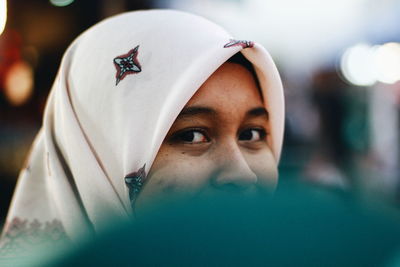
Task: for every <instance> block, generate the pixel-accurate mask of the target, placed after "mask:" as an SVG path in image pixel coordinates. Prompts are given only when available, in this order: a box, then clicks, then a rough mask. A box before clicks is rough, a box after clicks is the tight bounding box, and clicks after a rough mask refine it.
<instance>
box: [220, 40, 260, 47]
mask: <svg viewBox="0 0 400 267" xmlns="http://www.w3.org/2000/svg"><path fill="white" fill-rule="evenodd" d="M233 46H241V47H242V48H252V47H253V46H254V42H252V41H246V40H234V39H230V40H229V42H228V43H227V44H225V45H224V48H228V47H233Z"/></svg>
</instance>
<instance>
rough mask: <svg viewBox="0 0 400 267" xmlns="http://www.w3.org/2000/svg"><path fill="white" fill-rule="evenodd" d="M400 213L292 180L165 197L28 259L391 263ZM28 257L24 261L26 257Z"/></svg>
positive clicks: (44, 262)
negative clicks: (268, 188) (263, 191)
mask: <svg viewBox="0 0 400 267" xmlns="http://www.w3.org/2000/svg"><path fill="white" fill-rule="evenodd" d="M399 226H400V216H399V212H398V210H396V209H395V208H393V207H389V206H388V205H386V204H382V203H378V202H371V201H368V202H367V201H365V200H361V199H360V198H358V197H355V196H353V195H350V194H349V193H345V192H338V191H326V190H323V189H321V188H315V187H310V186H307V185H301V184H298V183H295V182H283V183H281V185H280V187H279V190H278V191H277V192H276V194H275V196H274V197H272V198H271V197H267V196H265V195H263V196H260V195H259V196H252V197H248V196H247V197H244V196H239V195H238V194H230V193H229V194H228V193H226V194H219V195H218V196H214V197H196V198H190V199H186V200H185V201H182V200H181V201H178V202H171V203H169V204H164V205H160V206H158V207H155V208H153V209H151V211H150V210H149V211H148V213H147V214H146V215H143V214H142V215H141V216H139V217H138V219H137V220H135V222H134V223H129V224H126V223H125V224H121V225H117V224H114V225H113V227H112V228H111V229H109V230H108V231H106V232H105V233H103V235H100V236H99V237H98V238H97V239H96V240H94V241H91V242H88V243H87V244H86V245H84V246H82V247H79V248H76V247H75V248H70V249H68V250H67V251H64V252H63V253H62V254H60V255H58V256H55V255H52V256H51V257H50V256H48V255H46V256H44V257H41V258H40V259H39V260H38V259H35V260H30V261H29V263H30V264H31V265H33V266H397V265H399V264H400V261H399V259H400V246H399V245H400V227H399ZM25 263H26V262H25Z"/></svg>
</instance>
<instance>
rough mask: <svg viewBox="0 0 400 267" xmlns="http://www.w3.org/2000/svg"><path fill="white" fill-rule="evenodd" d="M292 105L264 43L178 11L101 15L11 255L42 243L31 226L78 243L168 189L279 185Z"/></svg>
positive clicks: (59, 89) (27, 185)
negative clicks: (285, 99) (287, 106)
mask: <svg viewBox="0 0 400 267" xmlns="http://www.w3.org/2000/svg"><path fill="white" fill-rule="evenodd" d="M238 52H241V54H240V53H239V54H237V53H238ZM235 54H237V56H236V57H234V58H233V59H231V60H230V61H228V62H227V60H228V59H230V58H231V57H232V56H234V55H235ZM241 55H244V57H245V58H246V60H247V61H249V62H251V63H252V64H249V63H247V64H248V65H249V66H248V67H247V68H246V67H245V66H243V65H239V64H237V63H235V58H239V60H242V61H246V60H244V58H243V59H240V57H241ZM236 61H237V60H236ZM244 65H246V63H244ZM252 71H253V73H252ZM283 110H284V107H283V93H282V85H281V81H280V78H279V74H278V72H277V70H276V67H275V65H274V63H273V61H272V59H271V58H270V56H269V54H268V53H267V52H266V51H265V49H264V48H262V47H261V46H260V45H259V44H257V43H253V42H250V41H240V40H234V39H233V38H232V37H231V36H230V35H229V34H228V33H227V32H226V31H225V30H223V29H222V28H220V27H219V26H217V25H215V24H213V23H211V22H209V21H207V20H205V19H203V18H201V17H198V16H195V15H191V14H187V13H183V12H178V11H171V10H153V11H139V12H129V13H126V14H122V15H118V16H115V17H112V18H110V19H107V20H105V21H103V22H100V23H98V24H97V25H95V26H94V27H92V28H91V29H89V30H87V31H86V32H85V33H83V34H82V35H81V36H80V37H79V38H77V40H75V41H74V42H73V44H72V45H71V46H70V47H69V48H68V50H67V51H66V53H65V55H64V57H63V60H62V63H61V66H60V69H59V72H58V75H57V77H56V80H55V82H54V85H53V88H52V90H51V92H50V95H49V99H48V102H47V106H46V110H45V114H44V122H43V127H42V129H41V131H40V132H39V134H38V136H37V138H36V140H35V142H34V144H33V147H32V151H31V154H30V156H29V158H28V161H27V164H26V166H25V168H24V169H23V170H22V171H21V174H20V177H19V182H18V185H17V189H16V192H15V195H14V198H13V201H12V204H11V207H10V211H9V214H8V218H7V222H6V225H5V227H4V231H3V237H2V243H3V244H2V251H3V255H7V253H9V250H10V248H11V247H15V246H16V244H18V247H21V248H23V247H24V246H25V244H24V242H25V243H30V244H32V242H36V241H35V240H34V241H32V239H29V238H28V239H27V238H25V239H24V240H22V241H21V238H16V237H17V236H21V235H22V234H23V235H24V236H27V235H28V236H32V235H36V236H38V235H39V234H38V233H40V235H41V236H46V237H47V238H48V239H58V238H60V237H64V236H66V237H67V238H68V239H71V240H77V239H78V238H79V237H80V236H81V235H82V234H84V233H88V232H96V231H98V230H99V229H101V228H102V227H103V226H104V224H105V223H104V222H105V220H104V218H105V217H106V216H107V217H109V216H112V217H116V218H117V217H118V218H127V217H129V215H130V214H132V211H133V207H134V208H139V207H140V206H142V205H145V203H147V202H148V201H149V200H150V199H154V198H155V197H156V196H158V197H160V196H164V194H165V193H169V192H173V193H175V192H197V191H199V190H202V189H203V188H205V187H209V188H227V187H228V188H242V190H243V191H252V190H254V188H258V187H263V186H265V185H266V186H268V187H270V188H273V187H274V186H275V185H276V181H277V171H276V167H277V163H278V161H279V156H280V152H281V144H282V136H283V117H284V112H283ZM21 233H22V234H21Z"/></svg>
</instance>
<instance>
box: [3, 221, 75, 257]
mask: <svg viewBox="0 0 400 267" xmlns="http://www.w3.org/2000/svg"><path fill="white" fill-rule="evenodd" d="M68 241H69V239H68V237H67V235H66V233H65V230H64V227H63V225H62V224H61V221H59V220H56V219H54V220H52V221H47V222H39V221H38V220H37V219H34V220H33V221H28V220H22V219H21V218H18V217H15V218H14V219H13V220H12V221H10V222H8V223H7V224H6V225H5V227H4V233H3V236H2V239H1V240H0V257H3V258H4V257H15V256H21V255H25V254H28V253H29V252H32V251H33V250H34V249H35V248H37V247H38V246H40V247H50V246H54V245H59V244H60V245H61V244H66V243H67V242H68Z"/></svg>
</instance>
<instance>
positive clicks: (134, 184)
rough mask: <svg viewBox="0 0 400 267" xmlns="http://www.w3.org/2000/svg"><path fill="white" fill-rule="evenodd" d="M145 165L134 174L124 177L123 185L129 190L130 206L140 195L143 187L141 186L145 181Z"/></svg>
mask: <svg viewBox="0 0 400 267" xmlns="http://www.w3.org/2000/svg"><path fill="white" fill-rule="evenodd" d="M145 168H146V164H144V165H143V167H142V168H140V169H139V170H138V171H136V172H132V173H130V174H128V175H126V176H125V184H126V186H127V187H128V189H129V199H130V201H131V205H132V207H133V205H134V204H135V200H136V198H137V196H138V195H139V193H140V190H141V189H142V187H143V184H144V182H145V179H146V170H145Z"/></svg>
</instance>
